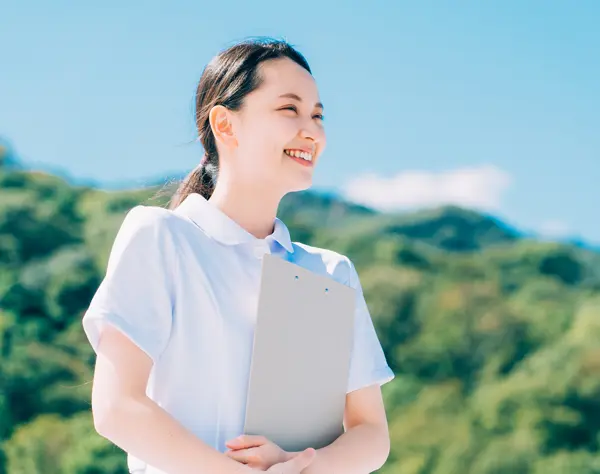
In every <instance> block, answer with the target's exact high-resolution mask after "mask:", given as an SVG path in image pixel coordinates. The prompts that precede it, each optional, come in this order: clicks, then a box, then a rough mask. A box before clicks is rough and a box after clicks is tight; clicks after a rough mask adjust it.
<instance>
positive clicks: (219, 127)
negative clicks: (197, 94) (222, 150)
mask: <svg viewBox="0 0 600 474" xmlns="http://www.w3.org/2000/svg"><path fill="white" fill-rule="evenodd" d="M208 119H209V121H210V128H211V129H212V132H213V135H214V137H215V141H216V142H217V143H220V144H221V145H222V146H225V147H235V146H237V141H236V139H235V134H234V131H233V123H232V120H231V116H230V111H229V110H228V109H227V108H226V107H223V106H222V105H216V106H214V107H213V108H212V109H211V111H210V113H209V117H208Z"/></svg>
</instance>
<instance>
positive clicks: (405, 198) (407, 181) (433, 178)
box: [343, 165, 512, 211]
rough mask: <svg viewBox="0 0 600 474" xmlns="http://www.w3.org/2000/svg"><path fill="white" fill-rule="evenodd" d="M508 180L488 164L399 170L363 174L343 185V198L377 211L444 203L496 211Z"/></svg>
mask: <svg viewBox="0 0 600 474" xmlns="http://www.w3.org/2000/svg"><path fill="white" fill-rule="evenodd" d="M511 182H512V179H511V177H510V176H509V175H508V173H506V172H505V171H503V170H501V169H499V168H497V167H495V166H492V165H484V166H479V167H470V168H459V169H455V170H449V171H443V172H438V173H435V172H430V171H403V172H400V173H398V174H397V175H395V176H389V177H385V176H377V175H374V174H367V175H363V176H359V177H357V178H355V179H353V180H351V181H350V182H348V183H347V184H346V186H345V187H344V188H343V192H344V194H345V196H346V198H347V199H349V200H351V201H354V202H357V203H360V204H364V205H367V206H370V207H374V208H376V209H380V210H386V211H390V210H400V209H416V208H422V207H432V206H438V205H444V204H455V205H459V206H463V207H468V208H474V209H480V210H485V211H497V210H499V208H500V206H501V203H502V197H503V195H504V193H505V192H506V190H507V189H508V187H509V185H510V184H511Z"/></svg>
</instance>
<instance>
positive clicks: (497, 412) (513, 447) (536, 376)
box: [0, 149, 600, 474]
mask: <svg viewBox="0 0 600 474" xmlns="http://www.w3.org/2000/svg"><path fill="white" fill-rule="evenodd" d="M169 189H170V188H169V187H168V186H167V187H162V186H156V187H148V188H142V189H132V190H118V191H108V190H103V189H99V188H96V187H91V186H83V185H75V184H73V183H71V182H69V181H68V180H65V179H64V178H62V177H60V176H56V175H52V174H50V173H44V172H39V171H38V172H34V171H31V170H28V169H25V168H23V167H22V166H21V165H19V162H18V160H16V159H15V158H14V157H13V156H12V155H11V154H10V153H9V152H8V150H7V149H4V150H3V151H1V150H0V474H126V472H127V470H126V464H125V455H124V453H123V452H122V451H121V450H120V449H118V448H117V447H115V446H113V445H111V444H110V443H109V442H108V441H106V440H105V439H103V438H101V437H100V436H99V435H98V434H97V433H96V432H95V431H94V427H93V422H92V416H91V407H90V393H91V381H92V376H93V367H94V360H95V355H94V353H93V351H92V349H91V347H90V346H89V344H88V342H87V339H86V337H85V334H84V333H83V330H82V326H81V318H82V315H83V313H84V311H85V309H86V307H87V305H88V303H89V302H90V299H91V297H92V295H93V294H94V292H95V290H96V288H97V287H98V285H99V283H100V281H101V279H102V277H103V272H104V271H105V267H106V263H107V258H108V254H109V252H110V248H111V244H112V241H113V239H114V237H115V234H116V232H117V229H118V228H119V225H120V223H121V222H122V220H123V218H124V216H125V214H126V213H127V211H128V210H129V209H131V208H132V207H133V206H135V205H138V204H144V205H156V206H164V205H165V202H166V199H167V198H168V190H169ZM279 217H280V218H282V219H283V220H284V221H285V222H286V223H287V225H288V226H289V228H290V231H291V234H292V239H293V240H295V241H301V242H306V243H308V244H311V245H315V246H319V247H326V248H331V249H333V250H336V251H338V252H341V253H343V254H345V255H348V256H349V257H350V258H351V259H352V260H353V261H354V263H355V265H356V267H357V269H358V272H359V275H360V277H361V282H362V284H363V287H364V290H365V295H366V298H367V303H368V305H369V308H370V310H371V314H372V317H373V320H374V322H375V326H376V329H377V332H378V334H379V337H380V340H381V342H382V345H383V347H384V351H385V353H386V356H387V358H388V361H389V363H390V364H391V367H392V369H393V370H394V372H395V374H396V378H395V379H394V381H393V382H391V383H389V384H387V385H385V386H384V397H385V401H386V407H387V410H388V419H389V427H390V435H391V439H392V452H391V455H390V458H389V460H388V462H387V463H386V465H385V466H384V467H383V468H382V469H381V470H380V473H382V474H391V473H399V474H467V473H469V474H593V473H600V450H599V445H600V253H599V252H598V251H597V250H594V249H592V248H589V247H586V246H585V245H580V244H576V243H568V242H549V241H541V240H537V239H535V238H533V237H530V236H527V235H525V234H523V233H521V232H519V231H518V230H516V229H513V228H511V227H510V226H508V225H506V224H505V223H503V222H501V221H499V220H498V219H496V218H494V217H493V216H490V215H485V214H482V213H479V212H475V211H473V210H469V209H462V208H458V207H453V206H446V207H440V208H436V209H426V210H422V211H419V212H411V213H380V212H376V211H374V210H371V209H368V208H365V207H362V206H357V205H354V204H351V203H349V202H345V201H344V200H343V199H340V198H338V197H336V196H333V195H327V194H320V193H316V192H304V193H297V194H292V195H289V196H286V198H285V200H284V202H283V203H282V205H281V207H280V209H279ZM590 218H592V216H590Z"/></svg>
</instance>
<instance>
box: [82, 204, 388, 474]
mask: <svg viewBox="0 0 600 474" xmlns="http://www.w3.org/2000/svg"><path fill="white" fill-rule="evenodd" d="M265 253H272V254H274V255H277V256H280V257H281V258H285V259H288V260H289V261H291V262H294V263H295V264H297V265H300V266H302V267H304V268H307V269H309V270H311V271H314V272H317V273H320V274H327V275H329V276H330V277H331V278H333V279H335V280H337V281H339V282H341V283H344V284H347V285H350V286H352V287H354V288H356V289H357V290H358V291H357V292H356V294H357V298H358V301H357V314H356V318H355V320H356V324H355V337H354V346H353V355H352V360H351V364H350V376H349V380H348V392H351V391H353V390H356V389H359V388H362V387H365V386H368V385H371V384H375V383H377V384H380V385H381V384H383V383H385V382H387V381H389V380H391V379H392V378H393V377H394V374H393V372H392V371H391V370H390V368H389V366H388V364H387V362H386V359H385V357H384V354H383V351H382V348H381V345H380V343H379V340H378V338H377V335H376V333H375V330H374V327H373V323H372V321H371V317H370V315H369V311H368V309H367V305H366V303H365V300H364V297H363V293H362V289H361V286H360V282H359V279H358V276H357V273H356V270H355V268H354V265H353V264H352V262H351V261H350V260H349V259H348V258H347V257H345V256H343V255H340V254H338V253H335V252H333V251H330V250H324V249H319V248H315V247H310V246H308V245H304V244H300V243H292V242H291V240H290V234H289V231H288V229H287V227H286V226H285V224H284V223H283V222H282V221H281V220H279V219H276V221H275V228H274V232H273V234H272V235H270V236H268V237H267V238H265V239H258V238H256V237H254V236H253V235H251V234H250V233H248V232H247V231H245V230H244V229H243V228H242V227H240V226H239V225H238V224H237V223H236V222H235V221H233V220H232V219H230V218H229V217H228V216H226V215H225V214H224V213H222V212H221V211H220V210H219V209H218V208H217V207H216V206H214V205H213V204H212V203H210V202H208V201H207V200H206V199H204V198H203V197H202V196H200V195H199V194H192V195H190V196H188V197H187V198H186V199H185V201H184V202H183V203H182V204H181V205H180V206H179V207H177V209H175V210H167V209H164V208H159V207H147V206H137V207H135V208H133V209H132V210H131V211H130V212H129V213H128V214H127V216H126V218H125V220H124V222H123V224H122V226H121V228H120V230H119V232H118V235H117V237H116V239H115V242H114V245H113V248H112V250H111V254H110V258H109V263H108V268H107V272H106V276H105V278H104V280H103V281H102V283H101V285H100V287H99V288H98V291H97V292H96V294H95V296H94V298H93V300H92V302H91V304H90V307H89V309H88V310H87V312H86V314H85V316H84V317H83V328H84V330H85V332H86V334H87V337H88V339H89V341H90V344H91V345H92V347H93V348H94V350H96V349H97V347H98V340H99V337H100V332H101V330H102V328H103V326H104V325H105V324H106V323H110V324H112V325H114V326H115V327H117V328H118V329H119V330H121V331H122V332H123V333H124V334H125V335H127V336H128V337H129V338H130V339H131V340H132V341H133V342H134V343H135V344H136V345H137V346H138V347H139V348H140V349H142V350H143V351H144V352H145V353H146V354H148V356H149V357H150V358H151V359H152V360H153V362H154V366H153V368H152V372H151V374H150V379H149V382H148V388H147V394H148V396H149V397H150V398H151V399H153V400H154V401H155V402H156V403H158V405H160V406H161V407H162V408H163V409H164V410H166V411H167V412H169V413H170V414H171V415H172V416H173V417H174V418H175V419H177V420H178V421H179V422H180V423H181V424H182V425H183V426H185V427H186V428H187V429H188V430H190V431H191V432H193V433H194V434H195V435H197V436H198V437H199V438H200V439H201V440H203V441H204V442H205V443H207V444H209V445H210V446H212V447H214V448H215V449H217V450H219V451H221V452H224V451H225V450H226V447H225V442H226V441H227V440H230V439H232V438H235V437H236V436H238V435H240V434H242V430H243V423H244V413H245V402H246V391H247V386H248V379H249V373H250V357H251V350H252V343H253V337H254V323H255V317H256V314H255V312H256V308H257V301H258V300H257V299H258V293H259V285H260V273H261V258H262V257H263V256H264V254H265ZM129 467H130V469H131V471H132V472H136V473H137V472H143V473H145V474H159V473H161V471H159V470H158V469H155V468H152V467H151V466H146V465H145V464H144V463H143V462H141V461H140V460H138V459H135V458H133V457H132V456H130V457H129Z"/></svg>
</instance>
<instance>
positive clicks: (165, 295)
mask: <svg viewBox="0 0 600 474" xmlns="http://www.w3.org/2000/svg"><path fill="white" fill-rule="evenodd" d="M322 114H323V105H322V104H321V101H320V99H319V93H318V90H317V86H316V84H315V81H314V79H313V76H312V74H311V71H310V68H309V66H308V64H307V62H306V60H305V59H304V57H303V56H302V55H301V54H300V53H298V52H297V51H296V50H295V49H293V48H292V47H291V46H290V45H288V44H287V43H285V42H279V41H271V40H264V41H248V42H243V43H240V44H237V45H235V46H233V47H231V48H229V49H227V50H225V51H223V52H221V53H220V54H219V55H218V56H216V57H215V58H214V59H213V60H212V61H211V62H210V64H208V66H207V67H206V69H205V70H204V72H203V74H202V78H201V79H200V83H199V85H198V90H197V96H196V121H197V129H198V135H199V139H200V140H201V142H202V145H203V148H204V150H205V155H204V158H203V160H202V162H201V164H200V166H199V167H198V168H196V169H195V170H194V171H193V172H192V173H191V174H190V175H189V176H188V177H187V178H186V179H185V181H184V182H183V184H182V185H181V186H180V188H179V189H178V191H177V193H176V195H175V196H174V198H173V200H172V203H171V206H170V209H163V208H159V207H149V206H137V207H135V208H133V209H132V210H131V211H130V212H129V213H128V215H127V216H126V218H125V220H124V222H123V224H122V227H121V228H120V230H119V232H118V235H117V237H116V240H115V242H114V246H113V248H112V251H111V255H110V260H109V263H108V268H107V272H106V276H105V278H104V280H103V282H102V284H101V285H100V287H99V289H98V291H97V293H96V295H95V296H94V298H93V301H92V303H91V305H90V307H89V309H88V311H87V313H86V314H85V316H84V318H83V326H84V330H85V331H86V334H87V336H88V338H89V341H90V343H91V345H92V347H93V348H94V350H95V351H96V353H97V361H96V368H95V375H94V383H93V392H92V409H93V417H94V424H95V427H96V430H97V431H98V433H100V434H101V435H102V436H104V437H105V438H107V439H109V440H110V441H111V442H113V443H114V444H115V445H117V446H119V447H120V448H122V449H123V450H124V451H126V452H127V453H128V456H129V458H128V459H129V467H130V470H131V472H135V473H144V474H159V473H169V474H188V473H189V474H192V473H193V474H198V473H220V474H227V473H252V472H260V471H265V470H266V471H267V472H273V473H275V472H277V473H290V474H291V473H299V472H303V473H326V474H332V473H335V474H338V473H344V474H348V473H361V474H363V473H367V472H372V471H374V470H376V469H378V468H379V467H380V466H381V465H382V464H383V463H384V462H385V460H386V458H387V456H388V452H389V436H388V428H387V421H386V415H385V410H384V405H383V402H382V397H381V389H380V386H381V385H382V384H383V383H385V382H387V381H389V380H391V379H392V378H393V373H392V371H391V370H390V369H389V367H388V365H387V363H386V360H385V357H384V355H383V352H382V349H381V345H380V343H379V341H378V339H377V336H376V333H375V331H374V328H373V323H372V321H371V318H370V316H369V312H368V309H367V306H366V304H365V300H364V297H363V293H362V290H361V286H360V282H359V279H358V276H357V273H356V270H355V268H354V266H353V264H352V262H351V261H350V260H349V259H348V258H347V257H345V256H343V255H339V254H337V253H335V252H332V251H329V250H324V249H319V248H314V247H310V246H308V245H304V244H301V243H292V241H291V239H290V235H289V232H288V229H287V228H286V226H285V224H284V223H283V222H282V221H281V220H279V219H278V218H277V217H276V212H277V208H278V205H279V202H280V200H281V198H282V197H283V196H284V195H285V194H287V193H289V192H294V191H298V190H304V189H306V188H308V187H309V186H310V185H311V182H312V176H313V172H314V169H315V166H316V165H317V164H318V162H319V160H320V158H321V154H322V152H323V150H324V149H325V132H324V129H323V123H322V122H323V115H322ZM266 253H270V254H273V255H276V256H278V257H281V258H285V259H287V260H289V261H291V262H294V263H295V264H297V265H300V266H302V267H305V268H308V269H310V270H312V271H315V272H321V273H327V274H328V275H329V276H330V277H331V278H333V279H335V280H337V281H340V282H343V283H345V284H347V285H350V286H352V287H354V288H356V289H357V298H358V300H357V313H356V327H355V339H354V346H353V355H352V360H351V367H350V376H349V380H348V391H347V392H348V393H347V398H346V409H345V416H344V426H345V432H344V434H343V435H342V436H340V438H338V439H337V440H336V441H335V442H334V443H332V444H331V445H329V446H327V447H325V448H322V449H319V450H316V451H315V450H313V449H307V450H305V451H303V452H301V453H288V452H284V451H283V450H282V449H280V448H279V447H278V446H276V445H275V444H274V443H272V442H271V441H270V440H268V439H265V438H263V437H256V436H240V435H241V434H242V430H243V420H244V410H245V400H246V390H247V384H248V379H249V369H250V355H251V348H252V341H253V324H254V318H255V314H254V313H253V312H254V311H255V310H256V303H257V297H258V288H259V283H260V282H259V279H260V272H261V258H262V257H263V256H264V255H265V254H266Z"/></svg>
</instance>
